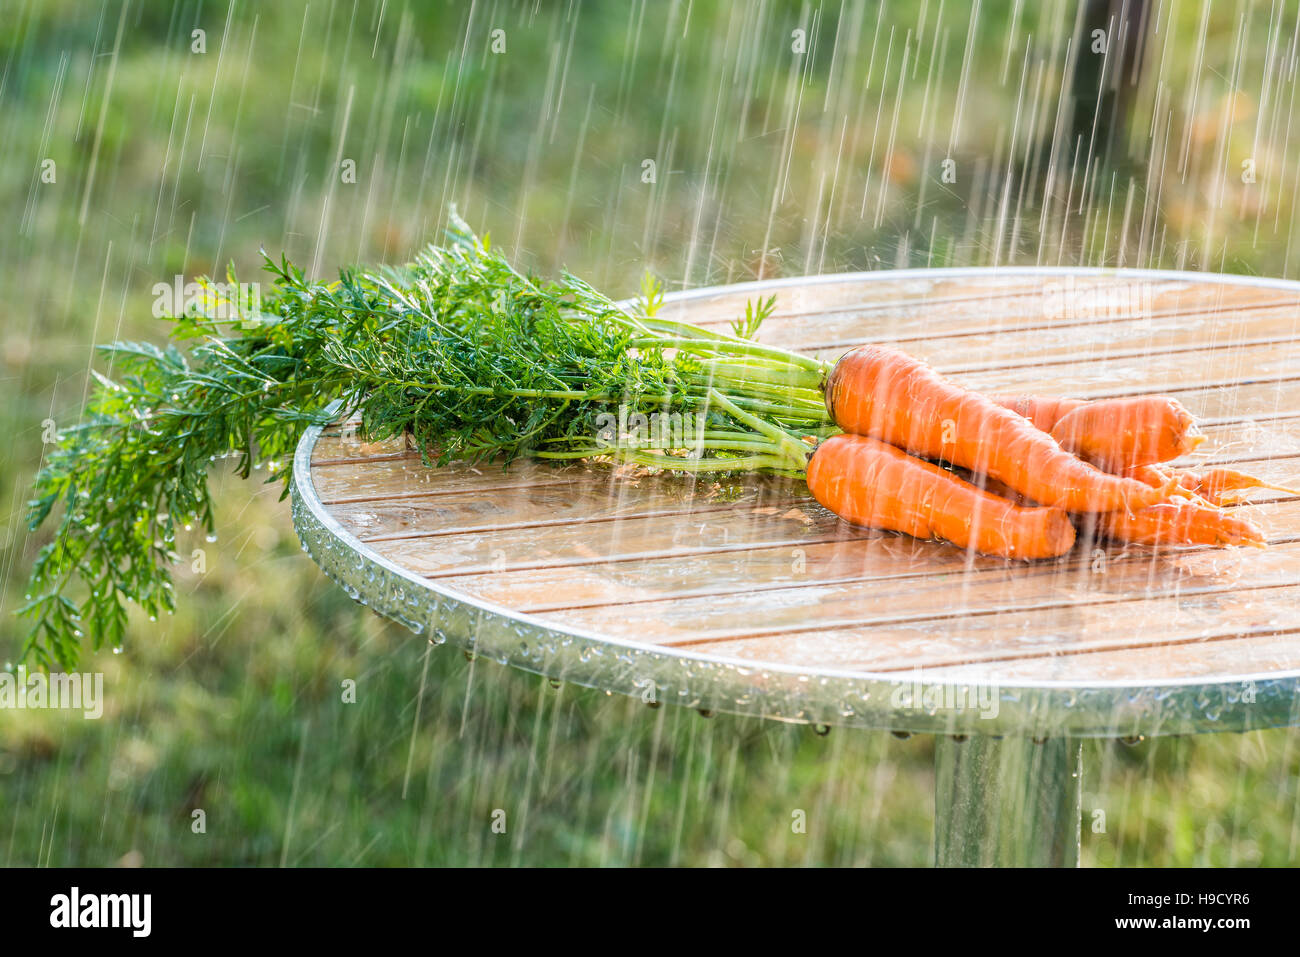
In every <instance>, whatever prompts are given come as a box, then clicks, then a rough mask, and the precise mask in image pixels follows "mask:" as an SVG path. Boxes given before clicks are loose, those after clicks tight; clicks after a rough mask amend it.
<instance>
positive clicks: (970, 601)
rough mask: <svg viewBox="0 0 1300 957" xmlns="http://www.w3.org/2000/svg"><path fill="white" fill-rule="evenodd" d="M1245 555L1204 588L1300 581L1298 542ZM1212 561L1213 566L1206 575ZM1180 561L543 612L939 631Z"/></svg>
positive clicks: (1148, 589)
mask: <svg viewBox="0 0 1300 957" xmlns="http://www.w3.org/2000/svg"><path fill="white" fill-rule="evenodd" d="M1251 511H1252V512H1254V513H1257V515H1256V517H1257V518H1258V519H1259V520H1260V522H1261V524H1263V525H1265V526H1266V527H1272V528H1277V527H1279V526H1281V527H1282V528H1296V527H1297V523H1300V501H1295V500H1292V501H1289V502H1283V503H1277V504H1273V505H1267V506H1259V507H1257V508H1252V509H1251ZM936 547H948V546H936ZM951 550H952V551H957V549H955V548H952V549H951ZM1249 552H1250V554H1249V555H1241V554H1235V555H1233V557H1232V558H1231V559H1226V558H1225V559H1222V560H1221V561H1220V562H1219V565H1222V564H1223V562H1228V561H1231V567H1232V568H1233V570H1234V574H1235V573H1236V572H1237V571H1238V570H1240V574H1241V575H1242V576H1243V579H1241V580H1238V579H1236V578H1234V579H1233V580H1232V581H1230V582H1229V583H1228V584H1227V585H1226V586H1224V585H1222V584H1216V585H1214V586H1208V587H1214V588H1217V589H1219V590H1224V589H1225V588H1226V590H1228V591H1232V590H1233V589H1237V588H1239V587H1241V586H1242V585H1243V584H1244V583H1246V582H1248V583H1250V584H1251V585H1256V584H1262V583H1278V582H1286V583H1296V584H1300V548H1296V547H1292V546H1290V545H1277V546H1274V547H1272V548H1269V549H1265V550H1255V549H1250V550H1249ZM1210 554H1213V555H1214V556H1215V558H1216V559H1218V557H1219V556H1221V555H1223V554H1224V553H1223V552H1222V551H1219V550H1215V551H1213V552H1211V553H1210ZM1219 565H1215V566H1214V568H1215V572H1216V574H1217V573H1218V571H1219ZM1186 567H1187V566H1186V565H1181V564H1179V563H1178V560H1177V558H1170V557H1167V556H1162V555H1160V554H1158V553H1150V552H1146V551H1145V550H1143V552H1142V554H1141V556H1140V557H1139V558H1137V559H1136V560H1129V561H1121V560H1114V561H1110V562H1108V563H1107V564H1106V571H1105V573H1104V574H1096V573H1094V572H1093V571H1092V569H1091V566H1090V564H1089V563H1088V562H1087V561H1076V562H1072V563H1068V564H1065V565H1064V566H1058V565H1055V564H1050V563H1046V564H1033V565H1018V566H1017V565H1012V566H1008V567H1005V568H1002V569H989V570H986V571H963V572H960V574H943V573H935V572H934V571H933V570H932V569H930V568H928V567H924V566H923V567H922V568H918V574H917V575H916V576H915V577H912V578H910V579H909V580H908V581H907V582H906V585H905V587H904V586H903V585H901V584H900V583H899V582H898V581H895V580H892V578H889V577H885V578H871V579H868V580H865V581H855V582H849V583H844V584H826V585H823V584H806V585H805V584H801V585H797V586H794V587H790V588H784V589H779V590H775V591H769V592H766V593H764V594H763V596H762V602H763V617H762V620H761V621H756V620H754V619H753V618H752V617H750V616H749V615H748V614H747V613H746V609H747V608H751V607H753V602H754V596H753V595H751V594H749V593H746V592H743V591H742V592H739V593H736V594H734V595H710V596H708V597H703V598H679V599H678V598H672V599H664V600H661V601H653V602H641V603H636V604H624V605H617V606H611V605H606V606H597V607H592V608H575V609H567V610H563V611H557V612H550V613H548V614H546V615H544V616H543V617H545V618H547V619H548V620H551V621H557V622H563V623H565V624H568V625H573V626H576V627H580V628H584V629H587V630H596V631H608V632H610V633H613V634H623V635H633V634H634V635H636V636H638V640H640V641H645V642H652V643H655V644H661V643H662V644H687V643H692V644H693V643H699V642H702V641H705V640H709V639H720V638H726V637H743V636H746V635H752V634H760V633H761V634H793V633H796V632H803V631H826V630H830V629H838V628H849V627H853V626H870V625H874V624H877V623H880V622H894V621H912V620H915V621H933V622H936V624H935V625H934V627H935V628H936V629H938V630H942V629H946V628H948V627H950V626H951V622H952V620H954V619H959V618H961V619H964V618H965V617H967V616H975V615H1001V614H1004V613H1007V612H1011V611H1019V610H1022V609H1026V608H1031V607H1032V608H1038V609H1041V610H1042V611H1041V614H1043V615H1044V619H1045V620H1047V619H1048V618H1050V617H1051V616H1052V615H1055V614H1057V613H1056V611H1055V610H1057V609H1059V610H1060V612H1059V615H1057V617H1062V616H1064V617H1068V614H1069V611H1068V609H1070V608H1077V607H1081V606H1091V607H1095V606H1099V605H1100V604H1110V603H1116V602H1131V601H1133V600H1134V599H1136V598H1140V597H1146V596H1150V595H1153V594H1155V595H1159V594H1162V593H1164V592H1165V591H1166V590H1168V591H1178V592H1184V593H1185V592H1186V591H1188V590H1189V589H1191V588H1193V587H1194V586H1192V585H1190V584H1189V583H1188V582H1187V581H1186V580H1185V569H1186ZM922 571H923V572H924V573H920V572H922ZM1269 576H1275V577H1269ZM1276 576H1281V577H1276ZM1216 581H1217V579H1216ZM1117 620H1119V619H1118V618H1117Z"/></svg>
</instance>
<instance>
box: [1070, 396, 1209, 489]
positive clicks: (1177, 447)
mask: <svg viewBox="0 0 1300 957" xmlns="http://www.w3.org/2000/svg"><path fill="white" fill-rule="evenodd" d="M1051 434H1052V438H1054V439H1056V441H1057V442H1059V443H1060V444H1061V448H1063V449H1066V450H1068V451H1070V452H1073V453H1075V454H1076V455H1078V456H1079V457H1080V458H1082V459H1086V460H1087V461H1089V462H1091V463H1092V464H1093V465H1096V466H1098V467H1099V468H1103V469H1106V470H1107V471H1111V472H1116V473H1118V472H1122V471H1123V470H1124V469H1127V468H1132V467H1134V466H1137V465H1150V464H1152V463H1154V462H1167V461H1168V460H1169V459H1174V458H1177V457H1178V456H1180V455H1185V454H1186V453H1188V452H1190V451H1192V450H1193V449H1194V448H1196V447H1197V446H1198V445H1200V444H1201V443H1202V442H1204V441H1205V437H1204V436H1203V435H1201V434H1200V433H1199V432H1198V431H1197V430H1196V421H1195V420H1194V419H1193V418H1192V414H1191V413H1190V412H1188V411H1187V410H1186V409H1185V408H1183V406H1182V403H1180V402H1179V401H1178V400H1177V399H1171V398H1170V397H1169V396H1163V395H1153V396H1143V397H1141V398H1138V399H1106V400H1102V401H1099V402H1088V403H1085V404H1084V405H1081V406H1079V407H1078V408H1077V409H1074V410H1072V411H1070V412H1067V413H1066V414H1065V415H1063V416H1062V417H1061V418H1060V419H1059V420H1058V421H1057V423H1056V425H1054V426H1053V427H1052V429H1051Z"/></svg>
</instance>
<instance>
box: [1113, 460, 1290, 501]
mask: <svg viewBox="0 0 1300 957" xmlns="http://www.w3.org/2000/svg"><path fill="white" fill-rule="evenodd" d="M1125 474H1126V475H1128V476H1130V477H1131V478H1135V479H1137V480H1138V481H1139V482H1145V483H1146V484H1147V485H1151V486H1153V487H1162V486H1164V485H1165V484H1166V483H1167V482H1168V481H1169V479H1170V478H1171V477H1172V478H1173V479H1174V480H1175V481H1177V482H1178V488H1179V490H1180V491H1185V492H1187V493H1188V494H1190V495H1196V496H1199V497H1200V498H1203V499H1205V500H1206V501H1207V502H1209V503H1210V504H1212V505H1228V504H1231V503H1233V502H1238V501H1241V500H1242V499H1243V498H1245V496H1246V495H1247V494H1249V492H1250V491H1251V490H1253V489H1272V490H1273V491H1275V492H1287V493H1289V494H1291V495H1300V489H1294V488H1288V487H1287V486H1285V485H1273V484H1271V483H1269V482H1265V481H1264V480H1263V479H1260V478H1256V477H1255V476H1253V475H1248V474H1247V473H1245V472H1238V471H1237V470H1236V469H1229V468H1223V467H1216V468H1208V469H1184V468H1160V467H1158V466H1155V465H1140V466H1137V467H1136V468H1132V469H1129V470H1127V472H1126V473H1125Z"/></svg>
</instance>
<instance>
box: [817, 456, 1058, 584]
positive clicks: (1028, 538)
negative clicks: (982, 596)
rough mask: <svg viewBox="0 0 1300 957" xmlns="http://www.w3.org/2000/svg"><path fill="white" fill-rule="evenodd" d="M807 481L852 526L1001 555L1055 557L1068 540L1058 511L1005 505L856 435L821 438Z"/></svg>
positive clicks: (941, 471) (953, 477)
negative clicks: (902, 534)
mask: <svg viewBox="0 0 1300 957" xmlns="http://www.w3.org/2000/svg"><path fill="white" fill-rule="evenodd" d="M807 478H808V488H809V490H810V491H811V492H812V493H813V497H814V498H816V499H817V501H818V502H820V503H821V504H822V505H824V506H825V507H826V508H829V509H830V510H831V511H832V512H834V513H835V514H836V515H839V516H840V517H841V518H842V519H844V520H845V521H847V522H851V523H852V524H854V525H865V526H868V527H870V528H883V529H888V530H890V531H895V532H906V533H907V534H908V535H913V536H915V537H916V538H942V539H946V540H947V541H950V542H952V543H954V544H956V545H960V546H962V547H963V548H971V549H974V550H975V551H978V552H983V553H984V554H986V555H1000V556H1003V557H1006V558H1024V559H1031V558H1055V557H1056V556H1058V555H1062V554H1064V553H1065V552H1068V551H1069V550H1070V548H1071V547H1072V546H1073V545H1074V526H1073V525H1071V524H1070V519H1069V518H1068V517H1067V516H1066V514H1065V512H1064V511H1062V510H1061V509H1059V508H1023V507H1021V506H1019V505H1012V504H1011V503H1010V502H1008V501H1007V500H1006V499H1002V498H999V497H998V496H996V495H992V494H990V493H988V492H983V491H980V490H979V489H977V488H976V487H975V486H973V485H971V484H970V483H968V482H963V481H962V480H961V479H960V478H958V477H957V476H956V475H953V474H952V473H951V472H949V471H947V470H946V469H942V468H939V466H937V465H932V464H931V463H929V462H923V461H921V460H920V459H918V458H915V457H913V456H911V455H908V454H907V453H906V452H903V451H900V450H899V449H896V448H894V446H892V445H888V444H886V443H884V442H880V441H877V440H876V439H872V438H868V437H867V436H864V435H836V436H833V437H832V438H829V439H826V440H825V441H823V442H822V443H821V444H820V445H819V446H818V447H817V451H816V452H814V453H813V456H812V459H811V460H810V461H809V462H808V476H807Z"/></svg>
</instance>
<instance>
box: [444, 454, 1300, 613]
mask: <svg viewBox="0 0 1300 957" xmlns="http://www.w3.org/2000/svg"><path fill="white" fill-rule="evenodd" d="M1245 464H1247V465H1249V466H1250V468H1249V471H1251V473H1252V474H1256V475H1259V476H1260V477H1262V478H1266V479H1272V480H1274V481H1276V482H1279V483H1280V482H1283V481H1297V482H1300V458H1291V459H1284V460H1282V461H1280V462H1277V463H1259V464H1258V465H1256V464H1253V463H1245ZM1287 497H1289V496H1287V495H1286V493H1283V492H1276V491H1271V490H1264V489H1261V490H1259V491H1257V492H1256V493H1255V495H1254V496H1253V498H1252V501H1253V502H1255V503H1257V504H1263V503H1269V502H1276V501H1278V500H1279V499H1282V498H1287ZM1252 511H1256V512H1259V511H1260V510H1258V509H1253V510H1252ZM1264 520H1265V521H1266V522H1267V521H1269V519H1268V518H1267V516H1264ZM1282 532H1283V533H1285V529H1282ZM1106 551H1107V554H1108V556H1109V557H1110V559H1111V560H1112V561H1125V562H1129V563H1147V564H1146V567H1145V568H1144V570H1143V572H1142V574H1143V575H1146V576H1148V577H1150V574H1151V569H1152V566H1151V564H1150V563H1149V562H1148V558H1147V556H1146V553H1145V552H1143V551H1135V550H1128V551H1125V550H1124V549H1123V548H1122V547H1121V546H1119V545H1109V546H1108V547H1107V549H1106ZM1215 554H1217V552H1216V553H1215ZM1091 560H1092V559H1091V556H1080V557H1078V558H1077V559H1075V560H1074V561H1075V562H1076V563H1077V564H1079V565H1081V566H1085V567H1086V566H1089V565H1090V563H1091ZM1067 561H1068V560H1067ZM1004 567H1005V563H1004V562H1002V561H1001V560H998V559H988V558H976V559H974V560H970V559H968V557H967V556H966V555H965V553H964V552H962V551H961V550H959V549H956V548H947V547H932V546H928V545H926V544H925V543H918V542H914V541H912V540H911V539H909V538H906V537H902V536H900V537H888V538H883V539H876V540H873V541H864V542H858V543H853V544H848V543H843V542H837V543H831V544H826V545H810V546H806V547H802V548H798V549H796V548H795V547H793V546H789V545H778V546H772V547H763V546H756V547H754V548H750V549H746V550H745V551H741V552H722V553H716V554H702V555H691V556H687V557H672V558H660V559H646V560H638V561H635V562H605V563H601V564H595V565H593V564H586V565H582V566H579V567H563V566H550V567H545V568H535V569H528V570H523V571H515V572H504V571H502V572H493V573H488V574H472V575H465V576H458V577H457V579H456V581H455V582H453V583H451V584H453V585H454V587H455V588H456V589H457V590H458V591H463V592H465V593H467V594H471V595H474V596H476V597H479V598H483V599H486V600H488V601H492V602H496V603H498V604H505V605H509V606H510V607H514V608H519V609H520V610H521V611H527V612H530V613H540V612H547V611H555V610H558V609H571V608H595V607H611V608H617V607H621V606H622V605H624V604H626V603H628V602H646V601H661V600H664V599H670V598H686V597H692V596H697V595H698V596H706V595H716V596H740V595H748V596H752V595H754V593H755V592H757V591H764V590H773V589H779V588H782V587H807V586H810V585H814V584H827V583H832V582H861V581H872V580H877V581H878V580H883V579H895V578H900V577H917V576H918V575H920V574H926V575H938V576H946V575H950V574H951V573H952V572H953V571H959V570H963V569H965V570H968V571H976V570H981V569H1002V568H1004ZM1013 567H1014V566H1013ZM1042 567H1044V566H1027V567H1026V574H1029V573H1031V571H1030V570H1033V569H1039V568H1042ZM1047 567H1053V568H1055V567H1058V566H1047ZM918 568H919V569H920V571H919V572H918V570H917V569H918ZM1073 572H1074V569H1070V571H1069V573H1070V574H1073ZM1035 573H1036V572H1035ZM1298 574H1300V573H1298ZM1297 581H1300V578H1297ZM761 597H762V596H760V598H761Z"/></svg>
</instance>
